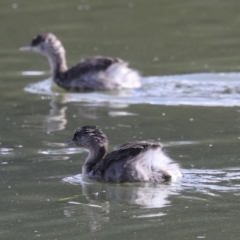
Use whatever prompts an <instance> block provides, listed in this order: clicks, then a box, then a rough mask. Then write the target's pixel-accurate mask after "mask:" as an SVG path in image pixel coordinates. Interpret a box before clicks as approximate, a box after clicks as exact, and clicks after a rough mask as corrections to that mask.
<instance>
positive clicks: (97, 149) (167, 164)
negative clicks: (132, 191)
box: [67, 126, 182, 183]
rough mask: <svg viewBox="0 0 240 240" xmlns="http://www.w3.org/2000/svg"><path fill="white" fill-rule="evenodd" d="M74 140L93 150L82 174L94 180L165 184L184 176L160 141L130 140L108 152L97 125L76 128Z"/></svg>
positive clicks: (105, 140) (69, 142) (106, 140)
mask: <svg viewBox="0 0 240 240" xmlns="http://www.w3.org/2000/svg"><path fill="white" fill-rule="evenodd" d="M71 143H74V144H76V145H77V146H79V147H82V148H86V149H87V150H88V151H89V155H88V157H87V158H86V160H85V163H84V164H83V166H82V173H83V175H86V176H87V177H89V178H91V179H94V180H98V181H104V182H116V183H121V182H157V183H162V182H165V181H168V180H176V179H178V178H180V177H181V176H182V174H181V172H180V167H179V165H178V164H177V163H175V162H174V161H172V160H171V159H170V158H169V157H168V156H166V155H165V153H164V152H163V150H162V145H161V144H160V143H159V142H153V141H137V142H129V143H126V144H124V145H122V146H121V147H119V148H118V149H117V150H114V151H113V152H111V153H108V154H106V152H107V148H108V139H107V137H106V135H105V134H104V133H103V132H102V130H101V129H99V128H98V127H96V126H84V127H82V128H79V129H76V130H75V132H74V135H73V139H72V140H70V141H68V142H67V144H71Z"/></svg>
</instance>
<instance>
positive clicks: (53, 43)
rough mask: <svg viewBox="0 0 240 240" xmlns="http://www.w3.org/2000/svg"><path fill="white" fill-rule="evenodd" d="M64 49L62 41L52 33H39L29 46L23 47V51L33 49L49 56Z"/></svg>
mask: <svg viewBox="0 0 240 240" xmlns="http://www.w3.org/2000/svg"><path fill="white" fill-rule="evenodd" d="M59 49H61V51H64V48H63V46H62V43H61V42H60V40H58V38H57V37H56V36H55V35H54V34H52V33H43V34H39V35H37V36H36V37H34V38H33V39H32V42H31V44H30V45H28V46H24V47H21V48H20V50H21V51H29V50H32V51H34V52H37V53H40V54H42V55H45V56H48V55H50V54H52V53H54V52H56V51H59Z"/></svg>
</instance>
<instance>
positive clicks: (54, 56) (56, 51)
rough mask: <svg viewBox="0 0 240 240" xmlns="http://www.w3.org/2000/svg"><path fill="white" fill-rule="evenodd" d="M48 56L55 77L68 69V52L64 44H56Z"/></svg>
mask: <svg viewBox="0 0 240 240" xmlns="http://www.w3.org/2000/svg"><path fill="white" fill-rule="evenodd" d="M47 58H48V61H49V64H50V69H51V74H52V77H53V79H55V78H56V77H58V76H59V74H61V73H63V72H65V71H67V69H68V67H67V62H66V53H65V49H64V47H63V46H62V44H61V43H60V44H54V45H53V46H52V48H51V51H49V52H48V54H47Z"/></svg>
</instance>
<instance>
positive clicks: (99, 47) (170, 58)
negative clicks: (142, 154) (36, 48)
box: [0, 0, 240, 240]
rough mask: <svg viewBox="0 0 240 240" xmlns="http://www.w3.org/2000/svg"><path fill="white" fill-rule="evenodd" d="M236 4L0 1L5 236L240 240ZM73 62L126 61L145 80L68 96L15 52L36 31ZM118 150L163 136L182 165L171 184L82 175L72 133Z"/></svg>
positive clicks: (40, 66) (43, 68)
mask: <svg viewBox="0 0 240 240" xmlns="http://www.w3.org/2000/svg"><path fill="white" fill-rule="evenodd" d="M239 10H240V9H239V4H238V2H237V1H236V0H230V1H228V2H226V1H225V2H223V1H215V0H208V1H191V2H189V1H185V0H180V1H175V2H171V3H170V2H169V1H165V0H161V1H159V0H158V1H157V0H150V1H147V2H146V1H118V2H112V1H108V0H102V1H95V2H94V1H89V0H85V1H84V0H83V1H71V2H69V1H68V2H67V1H65V0H61V1H53V0H51V1H42V2H41V5H40V4H38V3H35V2H33V1H28V0H24V1H18V2H11V3H10V2H9V1H5V0H3V1H2V2H1V15H0V16H1V22H0V27H1V30H2V31H0V37H1V49H0V70H1V75H0V83H1V86H2V88H1V90H0V91H1V98H2V101H1V103H0V107H1V113H2V115H1V118H0V123H1V126H2V128H1V136H0V171H1V175H0V180H1V186H0V189H1V192H0V197H1V204H0V213H1V214H0V239H24V240H25V239H44V240H46V239H58V240H59V239H110V238H115V239H123V238H125V239H160V238H161V239H239V226H238V225H239V224H238V222H239V216H238V215H239V214H238V211H237V210H236V209H238V207H239V200H238V199H239V195H240V189H239V188H240V174H239V172H240V171H239V158H240V157H239V156H240V151H239V143H240V130H239V119H240V109H239V102H240V101H239V96H240V95H239V92H240V89H239V86H240V85H239V73H238V72H239V61H240V60H239V56H240V52H239V39H240V31H239ZM43 31H52V32H54V33H56V35H58V36H59V37H60V39H61V40H62V41H63V43H64V45H65V46H66V48H67V52H68V55H67V57H68V62H69V65H72V64H74V63H76V62H77V61H79V60H80V59H81V58H84V57H87V56H91V55H111V56H118V57H121V58H123V59H126V60H128V61H129V63H130V66H132V67H133V68H135V69H139V70H140V71H141V72H142V74H143V75H144V78H143V87H142V88H140V89H135V90H130V91H117V92H116V91H113V92H94V93H81V94H76V93H65V92H64V91H61V90H59V89H56V88H53V89H52V88H51V82H50V80H49V73H48V69H49V66H48V63H47V60H46V59H44V58H43V57H41V56H39V55H37V54H34V53H22V52H19V51H18V48H19V47H20V46H22V45H25V44H27V43H29V42H30V40H31V38H32V37H33V36H35V35H36V34H37V33H39V32H43ZM86 124H91V125H98V126H100V127H101V128H102V129H103V130H104V132H105V133H106V134H107V136H108V137H109V140H110V146H109V148H110V150H112V149H114V148H115V147H116V146H119V145H120V144H122V143H124V142H126V141H132V140H142V139H154V140H160V141H161V142H162V143H163V144H164V146H165V150H166V152H167V154H168V155H169V156H170V157H171V158H172V159H174V160H176V161H177V162H179V163H180V164H181V166H182V172H183V178H182V179H181V181H178V182H174V183H168V184H157V185H156V184H154V185H153V184H147V183H144V184H143V183H138V184H127V183H125V184H118V185H116V184H102V183H96V182H93V181H90V180H88V179H84V178H82V175H81V164H82V163H83V162H84V159H85V157H86V154H87V153H86V152H85V151H84V150H82V149H79V148H66V146H65V145H64V144H63V143H64V142H65V141H67V140H69V139H70V138H71V137H72V133H73V131H74V129H75V128H76V127H78V126H83V125H86Z"/></svg>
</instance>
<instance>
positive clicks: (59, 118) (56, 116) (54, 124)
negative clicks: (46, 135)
mask: <svg viewBox="0 0 240 240" xmlns="http://www.w3.org/2000/svg"><path fill="white" fill-rule="evenodd" d="M50 107H51V109H50V113H49V115H48V116H46V118H45V121H44V123H43V126H44V129H46V131H47V132H53V131H59V130H63V129H64V128H65V126H66V124H67V119H66V110H67V107H66V106H65V107H63V106H58V104H57V101H56V99H55V96H54V95H53V96H52V99H51V102H50Z"/></svg>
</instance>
